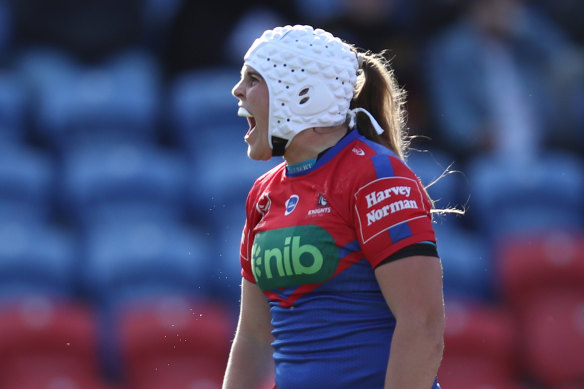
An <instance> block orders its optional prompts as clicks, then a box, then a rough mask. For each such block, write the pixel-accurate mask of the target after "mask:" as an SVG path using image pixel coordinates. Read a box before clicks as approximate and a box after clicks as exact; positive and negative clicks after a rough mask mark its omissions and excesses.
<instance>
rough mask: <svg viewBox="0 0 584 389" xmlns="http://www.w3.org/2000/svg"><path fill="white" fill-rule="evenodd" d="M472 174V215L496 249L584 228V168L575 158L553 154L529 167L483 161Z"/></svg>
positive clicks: (474, 164)
mask: <svg viewBox="0 0 584 389" xmlns="http://www.w3.org/2000/svg"><path fill="white" fill-rule="evenodd" d="M466 170H467V173H468V176H469V179H470V184H471V187H472V194H471V199H472V204H471V207H470V209H469V211H470V212H469V216H470V217H472V218H473V220H474V224H475V225H476V227H477V228H478V229H480V231H481V232H482V233H484V234H485V236H486V237H487V238H488V239H490V240H491V241H492V242H493V243H494V244H497V241H498V240H502V239H505V238H508V237H511V236H512V235H521V234H530V233H533V232H537V231H546V230H548V229H550V228H556V229H558V228H584V219H583V218H582V215H583V214H584V201H583V200H582V196H580V195H579V193H581V191H582V190H584V165H583V164H582V161H581V160H580V159H579V158H578V157H577V156H575V155H571V154H569V153H567V152H560V151H558V152H548V153H543V154H542V155H540V156H539V157H537V158H535V159H534V160H533V161H532V162H530V163H526V164H510V163H508V162H507V161H505V160H503V159H499V158H497V157H493V156H491V157H484V156H483V157H477V158H475V159H474V160H472V161H471V163H470V165H469V167H468V168H467V169H466Z"/></svg>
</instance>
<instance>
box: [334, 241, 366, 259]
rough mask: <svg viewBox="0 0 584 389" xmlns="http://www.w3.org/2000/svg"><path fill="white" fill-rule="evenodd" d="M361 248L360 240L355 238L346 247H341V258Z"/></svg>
mask: <svg viewBox="0 0 584 389" xmlns="http://www.w3.org/2000/svg"><path fill="white" fill-rule="evenodd" d="M359 250H361V246H359V241H358V240H354V241H353V242H351V243H349V244H348V245H346V246H345V247H340V248H339V254H340V257H341V259H342V258H345V257H346V256H347V255H349V254H352V253H354V252H355V251H359Z"/></svg>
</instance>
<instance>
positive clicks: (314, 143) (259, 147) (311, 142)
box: [231, 66, 347, 164]
mask: <svg viewBox="0 0 584 389" xmlns="http://www.w3.org/2000/svg"><path fill="white" fill-rule="evenodd" d="M231 93H232V94H233V96H235V97H236V98H238V99H239V106H240V107H243V108H245V109H246V110H247V111H249V112H250V113H251V114H252V115H253V119H248V122H249V125H250V129H249V130H248V132H247V134H246V135H245V137H244V140H245V141H246V143H247V144H248V148H247V155H248V156H249V157H250V158H251V159H254V160H268V159H270V158H272V149H271V148H270V144H269V142H268V116H269V95H268V86H267V84H266V82H265V80H264V79H263V77H262V76H261V75H260V74H259V73H258V72H257V71H256V70H255V69H254V68H252V67H251V66H244V67H243V69H242V71H241V80H240V81H239V82H238V83H237V84H236V85H235V86H234V87H233V90H232V92H231ZM346 133H347V126H346V125H341V126H335V127H319V128H307V129H306V130H304V131H302V132H300V133H299V134H298V135H296V136H295V137H294V138H293V139H292V141H291V142H290V144H289V145H288V147H287V148H286V152H285V153H284V159H285V160H286V162H287V163H288V164H294V163H298V162H303V161H306V160H309V159H312V158H316V156H318V154H319V153H320V152H321V151H323V150H326V149H327V148H329V147H331V146H334V145H335V144H336V143H337V142H338V141H339V139H341V138H342V137H343V135H345V134H346Z"/></svg>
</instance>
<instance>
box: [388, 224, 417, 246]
mask: <svg viewBox="0 0 584 389" xmlns="http://www.w3.org/2000/svg"><path fill="white" fill-rule="evenodd" d="M389 236H390V237H391V241H392V242H393V243H396V242H399V241H400V240H402V239H405V238H409V237H410V236H412V230H411V229H410V226H409V225H408V223H400V224H398V225H396V226H393V227H390V229H389Z"/></svg>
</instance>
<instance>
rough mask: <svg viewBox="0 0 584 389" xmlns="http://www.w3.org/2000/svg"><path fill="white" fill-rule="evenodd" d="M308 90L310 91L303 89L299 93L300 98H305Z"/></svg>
mask: <svg viewBox="0 0 584 389" xmlns="http://www.w3.org/2000/svg"><path fill="white" fill-rule="evenodd" d="M308 90H309V89H308V88H304V89H302V90H301V91H300V92H299V93H298V96H304V95H305V94H307V93H308Z"/></svg>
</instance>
